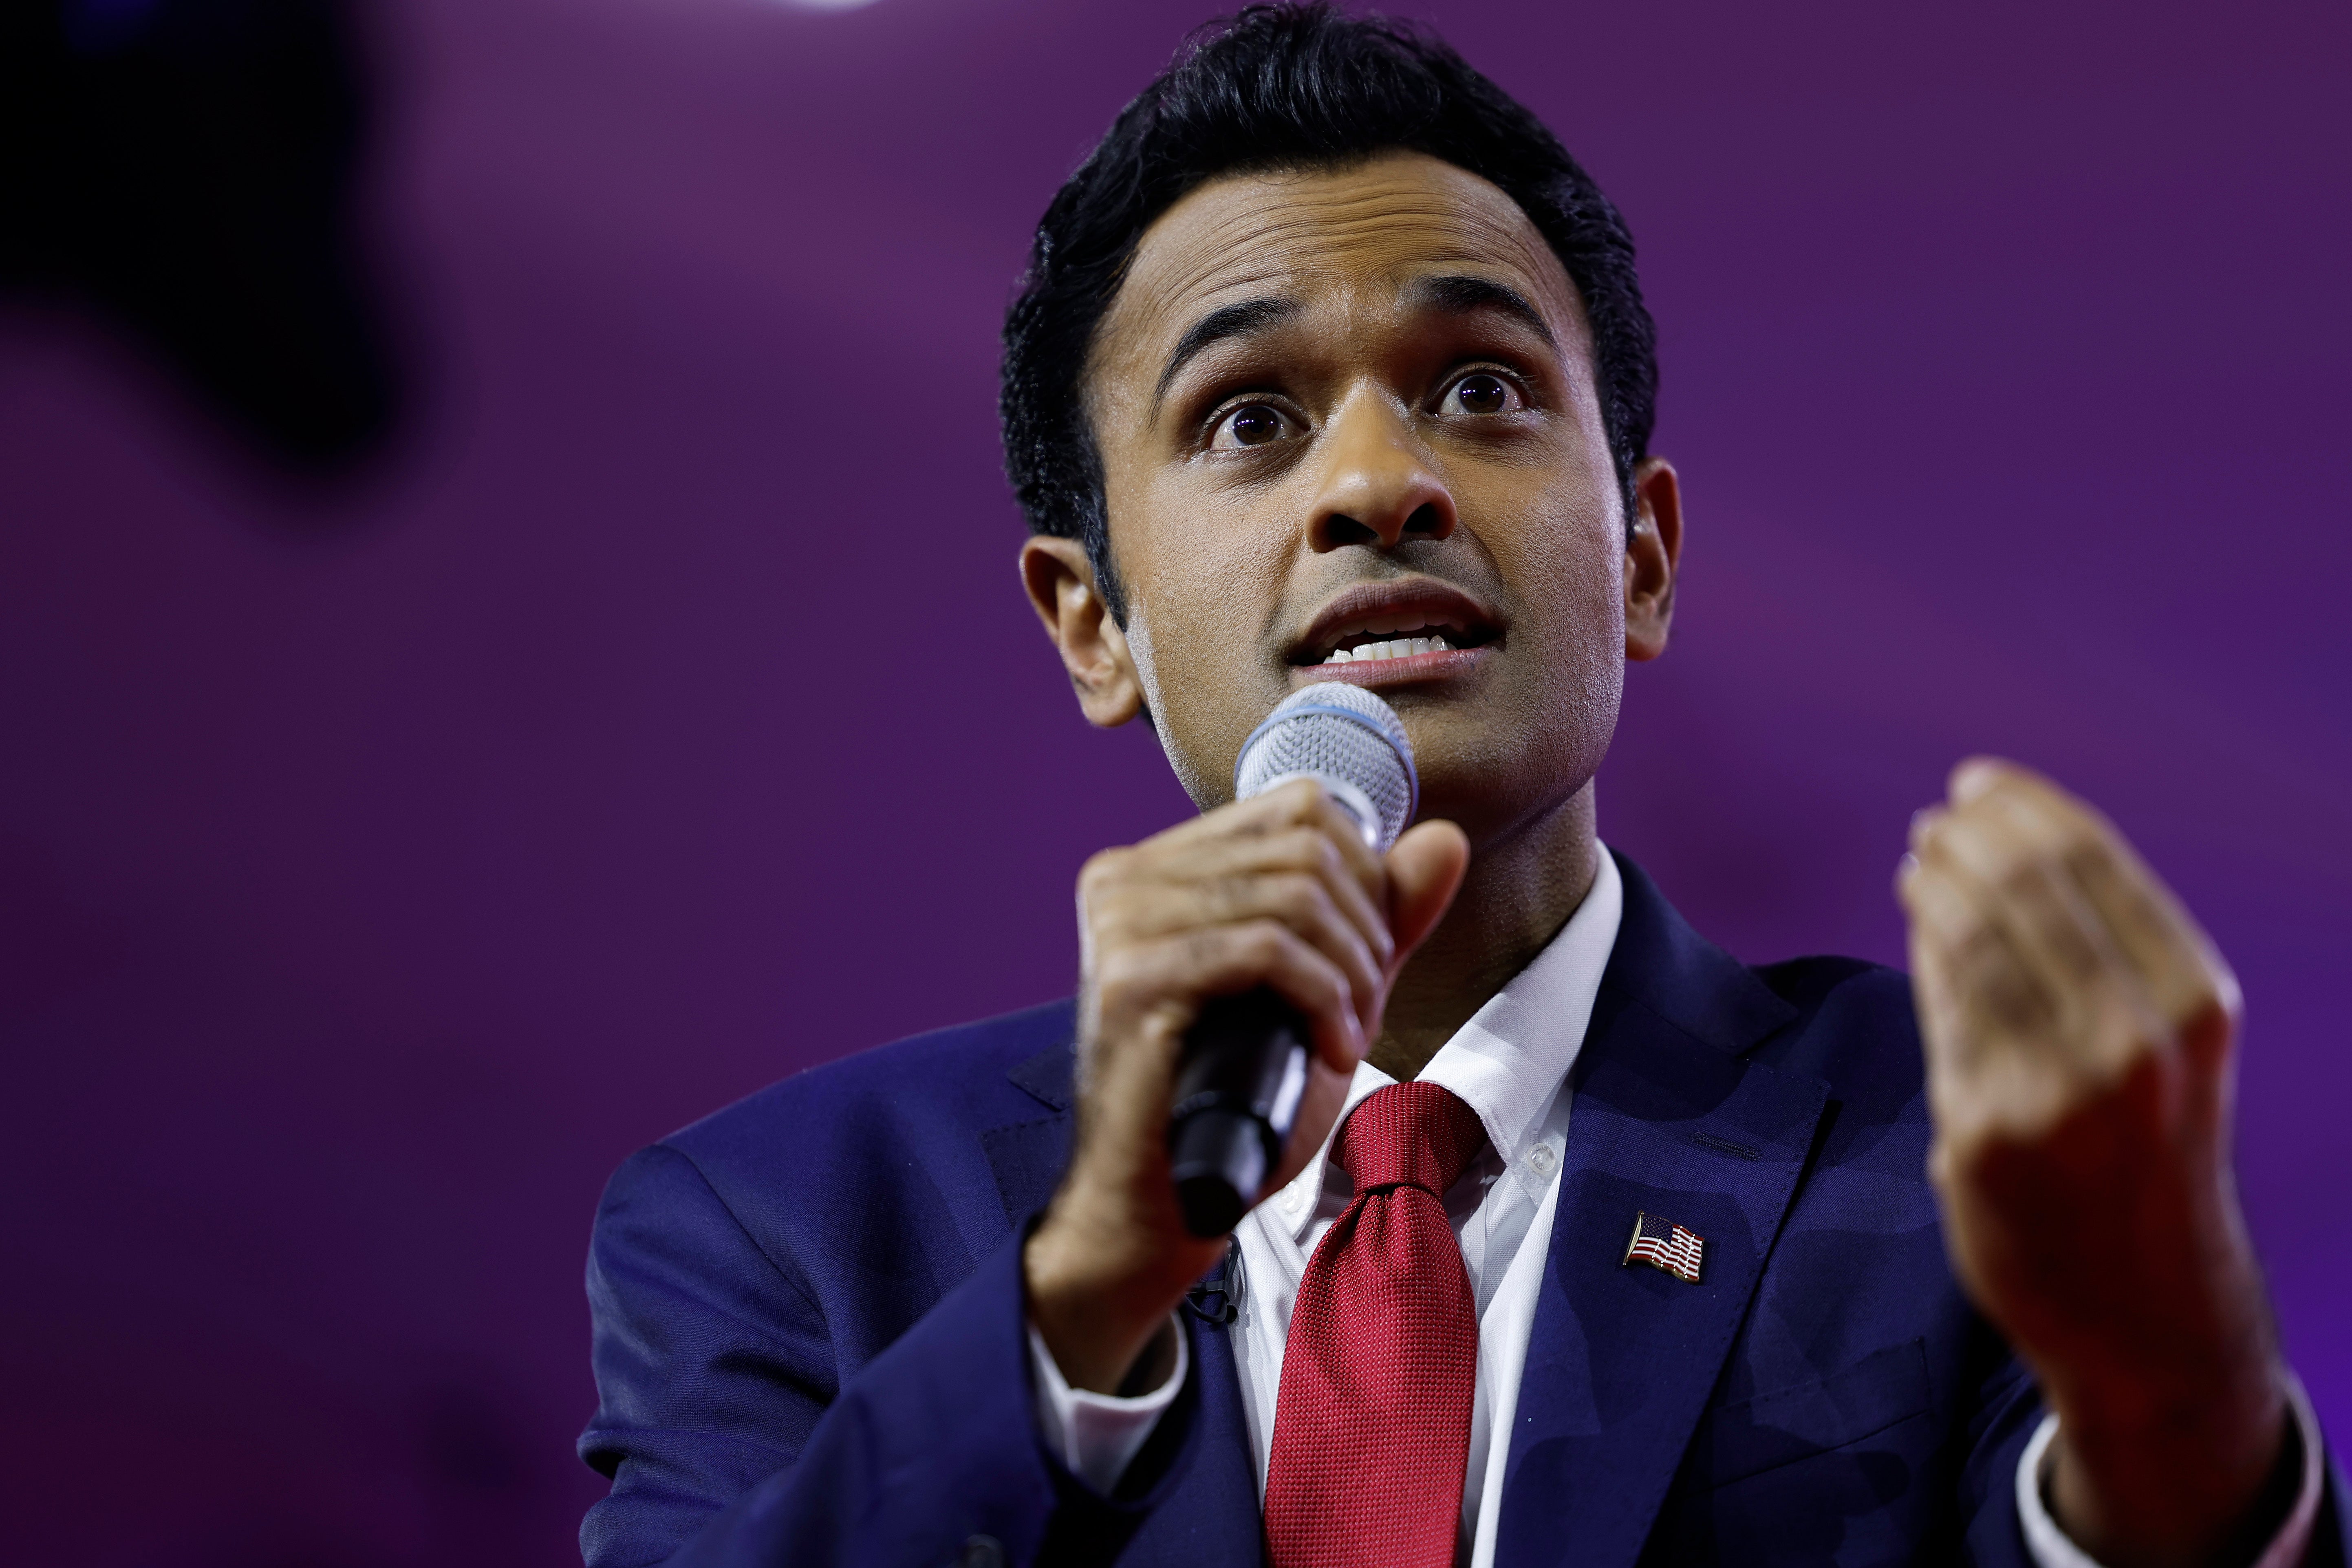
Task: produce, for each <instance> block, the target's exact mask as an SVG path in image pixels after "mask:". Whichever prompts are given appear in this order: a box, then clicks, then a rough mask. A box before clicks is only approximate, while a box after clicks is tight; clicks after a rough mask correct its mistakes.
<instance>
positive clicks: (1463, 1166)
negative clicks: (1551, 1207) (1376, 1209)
mask: <svg viewBox="0 0 2352 1568" xmlns="http://www.w3.org/2000/svg"><path fill="white" fill-rule="evenodd" d="M1485 1142H1486V1126H1485V1124H1484V1123H1482V1122H1481V1121H1479V1120H1478V1113H1477V1112H1476V1111H1475V1110H1471V1109H1470V1107H1469V1106H1468V1105H1467V1104H1466V1103H1465V1101H1464V1100H1462V1098H1461V1096H1459V1095H1457V1094H1455V1093H1454V1091H1453V1090H1452V1089H1446V1088H1444V1086H1442V1085H1439V1084H1434V1083H1423V1082H1421V1081H1419V1080H1418V1079H1416V1080H1415V1081H1413V1082H1412V1083H1392V1084H1390V1085H1388V1086H1387V1087H1385V1088H1382V1089H1374V1090H1373V1091H1372V1092H1371V1093H1370V1094H1368V1095H1366V1096H1365V1097H1364V1099H1363V1100H1362V1102H1361V1103H1360V1104H1359V1105H1358V1106H1357V1107H1356V1109H1355V1110H1352V1111H1350V1112H1349V1115H1348V1120H1347V1121H1345V1122H1343V1123H1341V1124H1340V1127H1339V1138H1338V1139H1337V1140H1336V1141H1335V1142H1333V1143H1332V1146H1331V1158H1332V1159H1333V1160H1334V1161H1336V1162H1337V1163H1339V1168H1340V1169H1341V1170H1343V1171H1345V1172H1347V1173H1348V1175H1349V1179H1350V1180H1352V1181H1353V1182H1354V1183H1355V1184H1356V1192H1357V1194H1358V1195H1359V1196H1361V1195H1362V1194H1365V1193H1368V1192H1376V1191H1378V1190H1380V1189H1381V1188H1383V1187H1398V1186H1406V1187H1419V1188H1420V1189H1421V1190H1422V1191H1423V1192H1425V1193H1427V1194H1430V1195H1431V1196H1432V1197H1437V1198H1442V1197H1444V1195H1445V1191H1446V1189H1447V1188H1448V1187H1451V1186H1452V1185H1453V1184H1454V1183H1455V1182H1458V1181H1460V1180H1461V1179H1462V1173H1463V1172H1465V1171H1466V1170H1468V1169H1469V1168H1470V1162H1471V1161H1472V1160H1474V1159H1475V1158H1477V1154H1478V1150H1479V1148H1480V1147H1481V1146H1482V1145H1483V1144H1484V1143H1485Z"/></svg>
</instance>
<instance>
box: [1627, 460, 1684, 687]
mask: <svg viewBox="0 0 2352 1568" xmlns="http://www.w3.org/2000/svg"><path fill="white" fill-rule="evenodd" d="M1682 560H1683V492H1682V484H1681V481H1680V480H1678V479H1675V468H1674V465H1673V464H1672V463H1669V462H1667V461H1666V460H1665V459H1664V458H1643V459H1642V466H1641V467H1640V468H1635V469H1634V470H1633V516H1632V517H1631V518H1628V519H1627V520H1626V529H1625V657H1626V658H1629V659H1651V658H1657V657H1658V656H1659V655H1660V654H1662V653H1664V652H1665V651H1666V632H1667V629H1668V628H1669V627H1671V626H1673V625H1674V619H1675V574H1677V573H1679V572H1680V571H1681V570H1682Z"/></svg>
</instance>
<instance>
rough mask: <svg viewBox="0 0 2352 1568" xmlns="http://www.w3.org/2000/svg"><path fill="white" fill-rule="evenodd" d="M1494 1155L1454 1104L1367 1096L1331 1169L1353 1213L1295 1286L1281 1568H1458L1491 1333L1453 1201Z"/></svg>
mask: <svg viewBox="0 0 2352 1568" xmlns="http://www.w3.org/2000/svg"><path fill="white" fill-rule="evenodd" d="M1485 1142H1486V1130H1485V1129H1484V1128H1483V1127H1482V1126H1481V1125H1480V1124H1479V1121H1478V1113H1477V1112H1476V1111H1475V1110H1471V1109H1470V1108H1469V1107H1468V1106H1467V1105H1465V1104H1464V1103H1463V1102H1462V1101H1461V1100H1459V1099H1458V1098H1456V1097H1455V1095H1454V1092H1453V1091H1452V1090H1451V1089H1442V1088H1440V1087H1439V1086H1437V1085H1436V1084H1433V1083H1397V1084H1391V1085H1389V1086H1388V1087H1387V1088H1385V1089H1376V1090H1374V1091H1373V1092H1372V1093H1371V1094H1370V1095H1367V1096H1366V1097H1365V1098H1364V1100H1363V1102H1362V1103H1361V1104H1360V1105H1358V1106H1357V1107H1356V1109H1355V1110H1354V1111H1353V1112H1351V1113H1350V1114H1349V1117H1348V1120H1347V1121H1345V1122H1344V1123H1342V1124H1341V1126H1340V1128H1339V1137H1338V1138H1337V1139H1336V1140H1335V1141H1334V1142H1333V1143H1332V1146H1331V1158H1332V1159H1333V1160H1334V1161H1335V1162H1337V1163H1338V1164H1339V1168H1340V1169H1341V1170H1343V1171H1345V1172H1347V1173H1348V1174H1349V1176H1350V1177H1352V1178H1353V1179H1354V1181H1355V1184H1356V1196H1355V1201H1353V1202H1352V1203H1350V1204H1349V1205H1348V1207H1347V1210H1346V1212H1345V1213H1343V1214H1341V1215H1339V1218H1338V1219H1336V1220H1334V1221H1333V1222H1332V1223H1331V1228H1330V1229H1329V1230H1328V1231H1326V1232H1324V1233H1323V1240H1322V1242H1321V1244H1320V1245H1318V1247H1316V1248H1315V1257H1314V1258H1313V1259H1312V1260H1311V1261H1309V1262H1308V1264H1307V1272H1306V1274H1305V1276H1304V1277H1302V1278H1301V1279H1300V1280H1299V1281H1298V1300H1297V1305H1296V1306H1295V1307H1293V1308H1292V1310H1291V1314H1290V1336H1289V1339H1288V1340H1287V1341H1286V1342H1285V1344H1284V1346H1283V1352H1282V1393H1281V1395H1280V1397H1279V1398H1278V1399H1276V1402H1275V1412H1274V1452H1273V1454H1272V1456H1271V1458H1270V1459H1269V1461H1268V1463H1267V1466H1266V1479H1265V1538H1266V1544H1267V1546H1268V1547H1269V1548H1270V1549H1271V1551H1272V1552H1273V1555H1274V1563H1275V1568H1372V1565H1375V1564H1376V1565H1378V1568H1452V1564H1453V1562H1454V1538H1455V1536H1456V1534H1457V1533H1458V1532H1459V1531H1460V1529H1461V1521H1462V1471H1463V1466H1464V1464H1465V1461H1466V1460H1467V1459H1468V1458H1469V1455H1470V1395H1471V1390H1472V1387H1473V1385H1474V1383H1475V1379H1476V1377H1477V1373H1478V1319H1477V1314H1476V1312H1475V1310H1473V1308H1472V1305H1471V1298H1470V1277H1469V1275H1468V1274H1467V1273H1465V1271H1464V1270H1463V1268H1462V1248H1461V1247H1460V1245H1459V1244H1458V1243H1456V1242H1455V1241H1454V1232H1453V1230H1452V1229H1451V1228H1450V1227H1449V1226H1447V1225H1446V1223H1445V1205H1444V1201H1443V1197H1444V1192H1445V1189H1446V1188H1448V1187H1450V1186H1452V1185H1453V1184H1454V1183H1455V1181H1457V1180H1459V1179H1460V1177H1461V1175H1462V1173H1463V1172H1464V1171H1465V1170H1466V1169H1467V1168H1468V1167H1469V1164H1470V1162H1471V1160H1472V1159H1473V1158H1474V1157H1475V1156H1476V1154H1477V1152H1478V1151H1479V1149H1480V1148H1481V1147H1482V1146H1483V1145H1484V1144H1485Z"/></svg>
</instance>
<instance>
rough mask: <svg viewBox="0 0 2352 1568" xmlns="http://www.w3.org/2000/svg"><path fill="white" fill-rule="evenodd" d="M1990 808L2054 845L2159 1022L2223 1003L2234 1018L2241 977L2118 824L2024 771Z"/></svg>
mask: <svg viewBox="0 0 2352 1568" xmlns="http://www.w3.org/2000/svg"><path fill="white" fill-rule="evenodd" d="M1986 804H1987V805H1988V806H1989V807H1990V808H1993V809H1996V810H1999V811H2000V812H2001V813H2002V814H2004V815H2005V816H2008V817H2009V818H2010V819H2011V820H2012V821H2013V822H2016V823H2017V824H2019V825H2020V827H2021V831H2024V832H2028V833H2031V834H2033V835H2035V836H2037V837H2039V839H2040V840H2041V841H2042V842H2043V843H2045V844H2046V845H2048V846H2050V847H2049V848H2048V850H2047V851H2046V853H2047V854H2048V855H2049V857H2050V858H2051V859H2052V860H2053V863H2054V867H2055V873H2054V874H2056V875H2058V876H2060V877H2062V878H2063V879H2064V880H2065V881H2066V883H2067V884H2068V885H2069V886H2070V887H2071V888H2072V889H2074V893H2075V896H2076V897H2077V899H2078V900H2080V902H2081V904H2082V906H2083V908H2084V910H2085V911H2086V913H2087V916H2088V918H2089V919H2091V920H2092V921H2095V923H2096V925H2097V927H2098V929H2099V930H2100V931H2102V932H2103V933H2104V934H2105V939H2106V942H2107V943H2108V945H2109V947H2110V948H2111V949H2112V950H2113V952H2114V953H2115V955H2116V959H2117V961H2118V962H2120V963H2122V964H2124V965H2125V966H2126V968H2127V969H2128V970H2129V972H2130V973H2131V974H2132V975H2133V977H2134V979H2135V980H2136V982H2137V985H2138V987H2139V988H2140V990H2141V991H2142V993H2143V994H2144V996H2145V998H2146V1005H2147V1008H2148V1009H2149V1011H2151V1012H2152V1013H2153V1014H2154V1015H2155V1016H2157V1017H2158V1018H2159V1019H2161V1020H2163V1021H2164V1023H2165V1024H2166V1025H2168V1026H2170V1027H2172V1028H2176V1029H2177V1028H2178V1027H2179V1026H2181V1025H2182V1024H2184V1023H2185V1022H2187V1021H2188V1020H2189V1018H2191V1017H2193V1016H2197V1015H2199V1014H2200V1013H2202V1012H2204V1011H2206V1010H2207V1009H2209V1008H2210V1007H2212V1006H2214V1005H2221V1007H2223V1008H2224V1009H2226V1010H2227V1011H2228V1012H2229V1013H2230V1014H2231V1016H2236V1013H2237V1011H2238V987H2237V980H2236V977H2235V976H2234V975H2232V974H2231V973H2230V967H2229V965H2228V963H2225V962H2224V961H2223V960H2222V958H2221V952H2220V951H2219V950H2218V949H2217V948H2215V947H2214V945H2213V942H2212V939H2211V938H2210V936H2208V935H2207V934H2206V933H2205V930H2204V928H2203V927H2201V926H2200V925H2199V924H2198V923H2197V921H2196V920H2195V919H2194V918H2193V917H2192V916H2191V915H2190V914H2189V911H2188V910H2187V909H2186V908H2184V907H2183V906H2182V905H2181V903H2180V901H2179V900H2178V899H2177V898H2175V897H2174V896H2173V895H2172V891H2171V889H2168V888H2167V887H2166V886H2165V885H2164V880H2163V879H2161V878H2160V877H2158V875H2157V874H2156V873H2155V871H2153V870H2152V869H2150V868H2149V867H2148V865H2147V862H2146V861H2145V860H2143V859H2141V858H2140V857H2139V855H2138V853H2137V851H2136V850H2134V849H2133V848H2132V847H2131V843H2130V841H2129V840H2127V839H2126V838H2125V837H2124V836H2123V834H2122V833H2121V832H2119V831H2117V829H2116V826H2115V825H2114V824H2113V823H2111V822H2109V821H2108V820H2107V819H2106V818H2105V816H2101V815H2100V814H2099V813H2098V812H2097V811H2095V810H2094V809H2092V808H2091V807H2090V806H2089V805H2086V804H2085V803H2084V802H2082V801H2079V800H2076V799H2075V798H2074V796H2072V795H2068V794H2066V792H2065V791H2063V790H2062V789H2060V788H2059V787H2058V786H2057V785H2055V784H2052V783H2050V782H2049V781H2048V780H2046V779H2043V778H2041V777H2039V776H2038V775H2035V774H2032V773H2025V772H2023V771H2022V770H2019V771H2017V772H2016V773H2015V774H2014V776H2013V777H2011V778H2010V779H2008V780H2005V781H2004V782H2003V783H2002V784H2001V785H2000V787H1999V788H1998V789H1996V790H1994V791H1993V792H1991V793H1990V794H1989V795H1987V797H1986Z"/></svg>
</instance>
